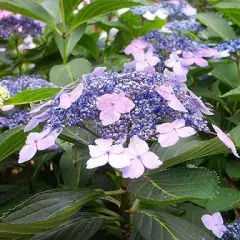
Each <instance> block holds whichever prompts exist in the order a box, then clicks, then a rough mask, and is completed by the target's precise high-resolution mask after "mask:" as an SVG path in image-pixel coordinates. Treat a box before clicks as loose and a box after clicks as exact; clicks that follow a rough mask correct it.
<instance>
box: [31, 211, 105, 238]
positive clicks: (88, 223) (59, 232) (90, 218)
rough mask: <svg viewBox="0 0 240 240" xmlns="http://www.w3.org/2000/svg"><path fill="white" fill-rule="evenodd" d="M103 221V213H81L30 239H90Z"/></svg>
mask: <svg viewBox="0 0 240 240" xmlns="http://www.w3.org/2000/svg"><path fill="white" fill-rule="evenodd" d="M102 223H103V217H102V216H101V215H94V214H92V213H80V214H79V217H76V218H75V219H74V220H71V221H68V222H66V223H64V224H62V225H61V226H59V227H57V228H54V229H52V230H50V231H48V232H44V233H39V234H37V235H35V236H34V237H32V238H31V239H30V240H39V239H41V240H63V239H69V240H70V239H74V240H88V239H90V238H91V237H92V236H93V235H94V234H95V233H96V232H97V231H98V230H99V228H100V226H101V225H102Z"/></svg>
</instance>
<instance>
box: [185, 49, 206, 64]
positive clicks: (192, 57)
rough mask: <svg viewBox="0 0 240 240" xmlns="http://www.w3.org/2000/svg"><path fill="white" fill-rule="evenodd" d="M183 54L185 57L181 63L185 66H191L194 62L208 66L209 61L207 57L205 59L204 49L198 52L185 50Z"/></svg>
mask: <svg viewBox="0 0 240 240" xmlns="http://www.w3.org/2000/svg"><path fill="white" fill-rule="evenodd" d="M182 56H183V58H182V59H181V63H182V65H183V66H185V67H188V66H191V65H193V64H194V63H195V64H196V65H198V66H199V67H207V66H208V62H207V61H206V60H205V59H203V56H204V53H203V52H202V51H199V52H196V53H192V52H184V53H183V54H182Z"/></svg>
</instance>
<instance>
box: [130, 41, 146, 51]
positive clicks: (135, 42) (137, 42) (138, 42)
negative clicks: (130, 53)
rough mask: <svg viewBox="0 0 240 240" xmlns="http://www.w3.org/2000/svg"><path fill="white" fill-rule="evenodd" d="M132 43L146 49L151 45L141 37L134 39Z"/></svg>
mask: <svg viewBox="0 0 240 240" xmlns="http://www.w3.org/2000/svg"><path fill="white" fill-rule="evenodd" d="M132 44H133V45H134V46H135V47H136V48H138V49H145V48H147V47H149V44H148V43H147V42H145V41H143V40H141V39H134V40H133V41H132Z"/></svg>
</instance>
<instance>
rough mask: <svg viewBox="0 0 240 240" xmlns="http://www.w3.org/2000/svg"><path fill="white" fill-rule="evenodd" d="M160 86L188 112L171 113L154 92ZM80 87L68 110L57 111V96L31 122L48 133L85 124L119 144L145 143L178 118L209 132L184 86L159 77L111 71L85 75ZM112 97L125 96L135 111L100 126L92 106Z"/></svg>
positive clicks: (199, 129) (198, 129)
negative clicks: (162, 124) (44, 123)
mask: <svg viewBox="0 0 240 240" xmlns="http://www.w3.org/2000/svg"><path fill="white" fill-rule="evenodd" d="M164 84H166V85H169V84H170V85H171V87H172V88H173V90H174V94H175V95H176V97H177V98H178V99H179V100H180V101H181V103H182V104H183V105H184V107H185V108H186V109H187V110H188V111H187V112H179V111H176V110H173V109H172V108H170V107H169V106H168V104H167V101H166V100H165V99H164V98H162V97H161V96H160V95H159V94H158V93H157V92H156V90H155V89H156V87H159V86H162V85H164ZM83 86H84V90H83V93H82V95H81V96H80V97H79V98H78V99H77V100H76V101H75V102H73V103H72V105H71V106H70V107H69V108H67V109H63V108H59V107H58V105H59V96H57V97H56V98H55V99H54V100H53V101H52V103H51V105H50V106H48V109H47V110H46V111H45V112H43V113H41V114H40V115H39V116H35V117H34V118H35V120H36V119H37V118H38V119H37V121H38V122H42V121H45V120H47V127H50V128H51V130H55V129H62V128H64V127H67V126H82V124H83V123H84V122H85V121H88V123H91V127H92V128H93V129H95V131H96V132H97V134H98V135H100V137H101V138H112V139H114V140H119V141H121V139H124V138H126V137H127V136H129V137H131V136H133V135H138V136H139V137H141V138H143V139H145V140H148V139H150V138H154V137H156V132H155V129H156V125H157V124H159V123H160V122H162V121H173V120H175V119H180V118H183V119H185V122H186V125H188V126H191V127H193V128H194V129H196V130H197V131H206V132H208V131H209V129H208V127H207V121H206V119H205V117H204V116H203V115H202V114H201V113H200V110H199V108H198V106H197V104H195V101H194V99H193V98H192V96H191V92H190V91H189V90H188V89H187V87H186V85H185V84H181V83H177V82H172V83H169V81H168V80H167V79H165V78H164V77H163V75H162V74H159V73H154V74H146V73H144V72H137V71H131V70H128V71H124V72H122V73H118V72H116V71H115V70H112V71H110V72H105V73H102V75H100V76H93V75H92V74H89V75H85V76H84V80H83ZM112 93H125V96H126V97H128V98H129V99H130V100H132V101H133V103H134V104H135V107H134V109H133V110H132V111H131V112H130V113H126V114H122V115H121V118H120V120H119V121H117V122H115V123H113V124H111V125H108V126H104V125H103V124H102V123H101V121H100V120H99V115H100V111H99V110H98V108H97V106H96V99H97V98H98V97H100V96H102V95H104V94H112ZM41 119H43V120H41Z"/></svg>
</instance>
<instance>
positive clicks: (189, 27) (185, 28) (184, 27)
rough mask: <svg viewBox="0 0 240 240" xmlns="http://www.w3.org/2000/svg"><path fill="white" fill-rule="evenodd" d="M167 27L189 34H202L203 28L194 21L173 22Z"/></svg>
mask: <svg viewBox="0 0 240 240" xmlns="http://www.w3.org/2000/svg"><path fill="white" fill-rule="evenodd" d="M165 27H166V28H167V29H169V30H171V31H175V32H182V33H189V32H200V31H202V30H203V27H202V26H201V24H200V23H198V22H196V21H194V20H182V21H177V20H176V21H172V22H169V23H167V24H166V25H165Z"/></svg>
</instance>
